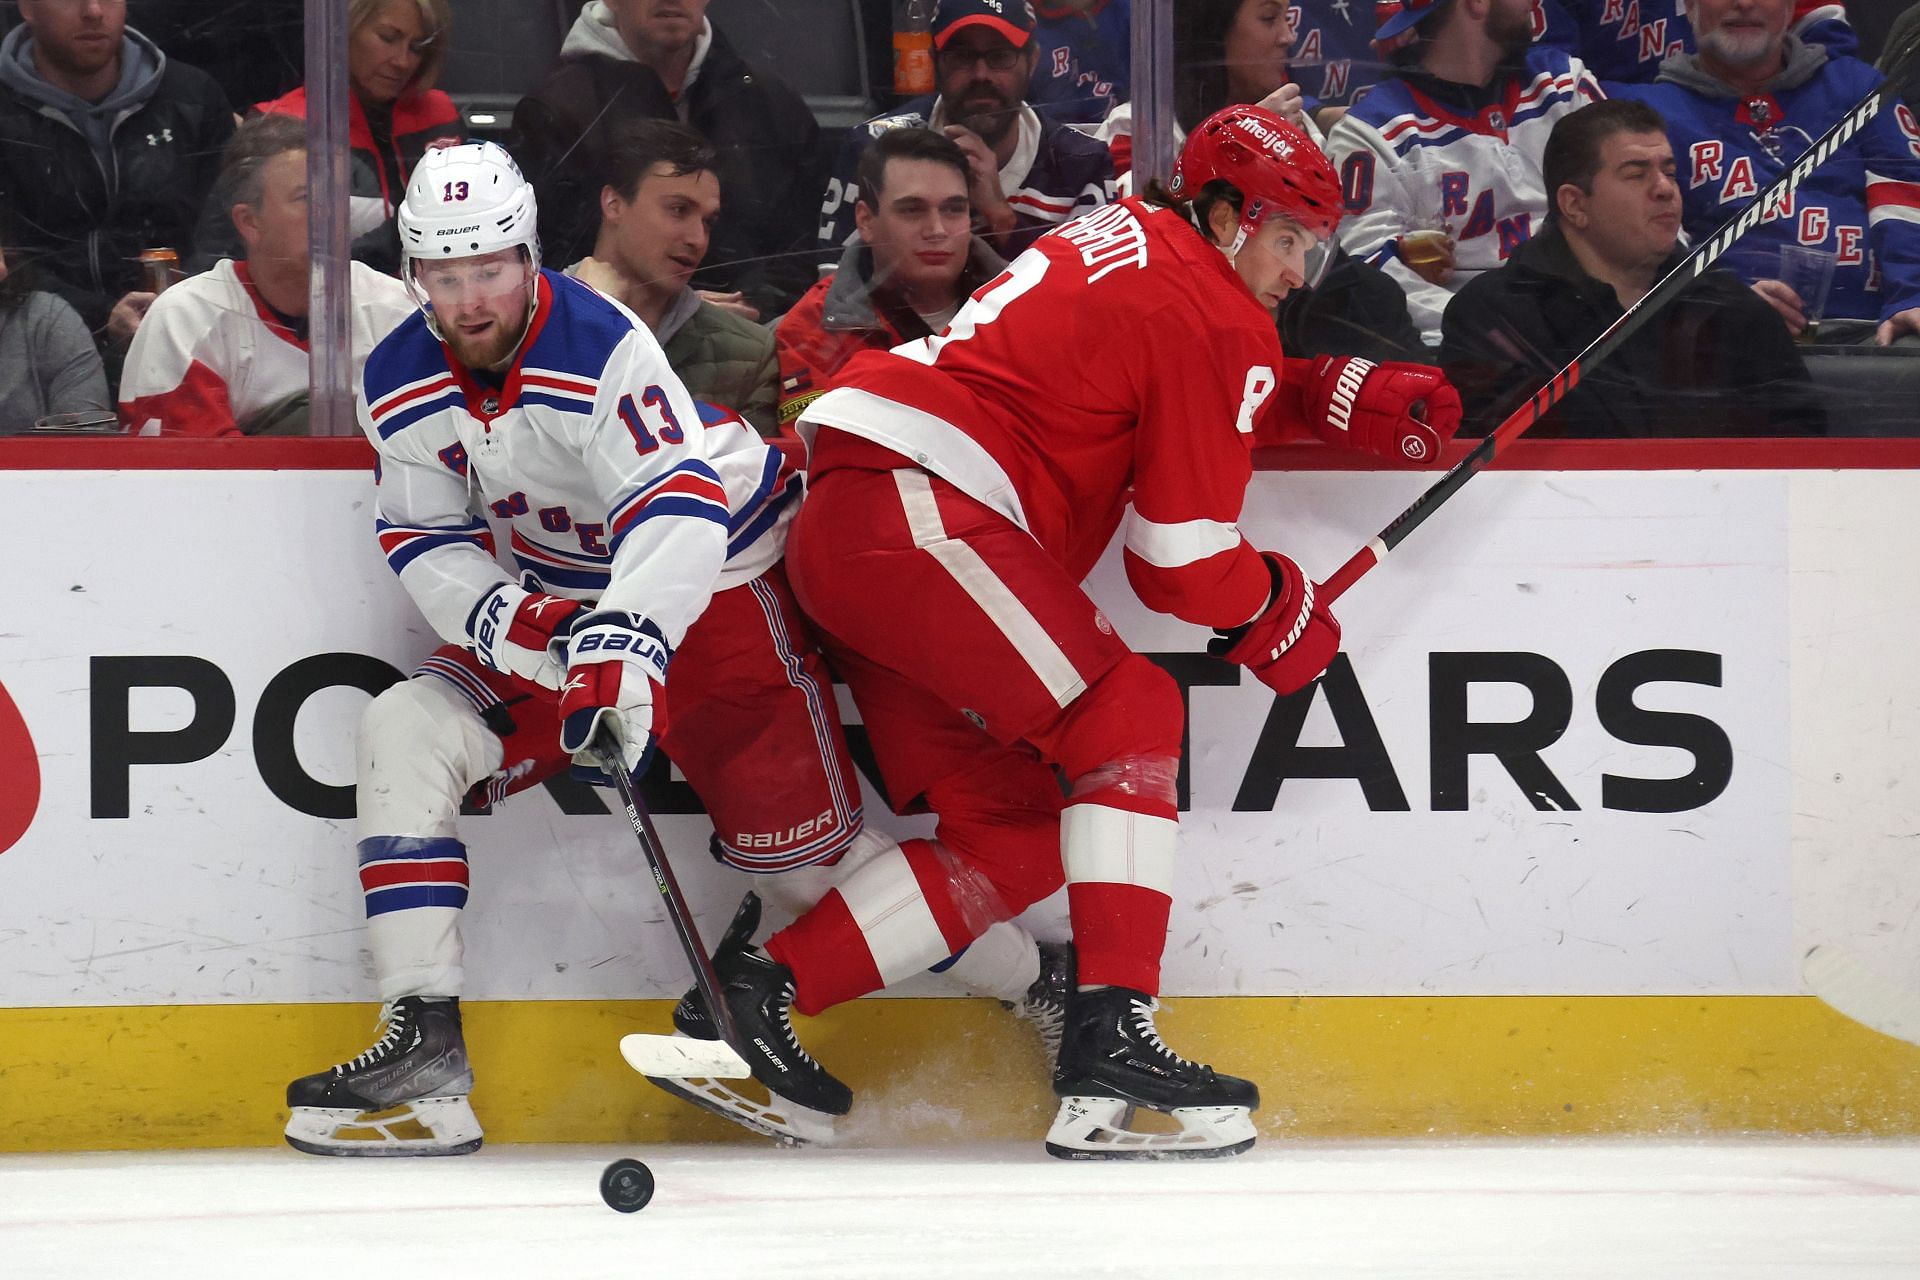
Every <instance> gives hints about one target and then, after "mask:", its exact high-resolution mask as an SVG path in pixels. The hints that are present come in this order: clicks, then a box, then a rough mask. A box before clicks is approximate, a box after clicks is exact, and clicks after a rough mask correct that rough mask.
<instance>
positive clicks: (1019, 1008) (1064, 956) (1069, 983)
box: [1000, 942, 1076, 1063]
mask: <svg viewBox="0 0 1920 1280" xmlns="http://www.w3.org/2000/svg"><path fill="white" fill-rule="evenodd" d="M1075 969H1076V965H1075V964H1074V956H1073V944H1072V943H1071V942H1043V943H1041V944H1040V976H1039V977H1037V978H1035V979H1034V980H1033V985H1032V986H1030V987H1028V988H1027V994H1026V995H1024V996H1022V997H1021V998H1020V1001H1019V1002H1018V1003H1015V1002H1013V1001H1011V1000H1002V1001H1001V1002H1000V1005H1001V1007H1002V1008H1005V1009H1009V1010H1011V1011H1012V1012H1013V1015H1014V1016H1015V1017H1017V1018H1021V1019H1023V1020H1025V1021H1027V1022H1030V1023H1032V1024H1033V1029H1034V1030H1035V1031H1036V1032H1038V1033H1039V1035H1040V1043H1041V1044H1042V1045H1043V1046H1045V1048H1046V1051H1047V1061H1048V1062H1049V1063H1052V1062H1058V1061H1059V1060H1060V1034H1061V1032H1062V1031H1063V1030H1064V1029H1065V1027H1066V1024H1067V1001H1068V1000H1069V999H1071V998H1072V996H1073V987H1074V976H1075Z"/></svg>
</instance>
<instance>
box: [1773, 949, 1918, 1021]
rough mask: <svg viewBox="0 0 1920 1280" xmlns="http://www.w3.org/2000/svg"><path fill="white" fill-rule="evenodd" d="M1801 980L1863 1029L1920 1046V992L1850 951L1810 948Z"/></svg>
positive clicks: (1803, 964) (1803, 965)
mask: <svg viewBox="0 0 1920 1280" xmlns="http://www.w3.org/2000/svg"><path fill="white" fill-rule="evenodd" d="M1800 976H1801V977H1803V978H1805V979H1806V982H1807V988H1808V990H1810V991H1812V992H1813V994H1814V995H1816V996H1819V997H1820V999H1821V1000H1823V1001H1825V1002H1826V1003H1827V1004H1828V1005H1830V1006H1832V1007H1833V1008H1834V1009H1837V1010H1838V1011H1839V1012H1841V1013H1843V1014H1845V1015H1846V1016H1847V1017H1849V1018H1852V1019H1853V1020H1854V1021H1855V1022H1858V1023H1859V1024H1861V1025H1862V1026H1865V1027H1871V1028H1872V1029H1873V1030H1875V1031H1878V1032H1879V1033H1880V1034H1881V1035H1883V1036H1892V1037H1893V1038H1894V1039H1896V1040H1905V1041H1906V1042H1907V1043H1908V1044H1920V991H1916V990H1913V989H1912V988H1909V987H1903V986H1901V985H1900V984H1899V983H1897V982H1894V981H1892V980H1891V979H1888V978H1886V977H1883V976H1882V975H1881V974H1880V973H1878V972H1877V971H1875V970H1874V969H1872V968H1870V967H1868V966H1867V965H1866V964H1865V963H1864V962H1863V961H1861V959H1860V958H1859V957H1858V956H1856V955H1854V954H1853V952H1851V951H1848V950H1847V949H1846V948H1844V947H1839V946H1835V945H1834V944H1832V943H1828V942H1823V943H1819V944H1818V945H1816V946H1813V947H1810V948H1808V949H1807V955H1806V959H1805V960H1803V961H1802V962H1801V965H1800Z"/></svg>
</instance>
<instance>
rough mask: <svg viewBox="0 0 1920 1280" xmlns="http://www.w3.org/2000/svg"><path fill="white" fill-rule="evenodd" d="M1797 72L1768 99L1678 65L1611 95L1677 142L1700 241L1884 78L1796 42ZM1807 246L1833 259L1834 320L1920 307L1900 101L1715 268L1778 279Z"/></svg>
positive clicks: (1908, 149) (1910, 133)
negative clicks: (1644, 110) (1648, 116)
mask: <svg viewBox="0 0 1920 1280" xmlns="http://www.w3.org/2000/svg"><path fill="white" fill-rule="evenodd" d="M1787 54H1788V61H1787V68H1786V70H1785V71H1784V72H1783V73H1782V74H1781V75H1780V76H1778V77H1776V78H1775V79H1774V80H1773V82H1772V86H1771V87H1772V91H1771V92H1769V93H1763V94H1756V95H1753V96H1742V95H1739V94H1737V93H1735V92H1734V91H1733V89H1731V88H1730V87H1728V86H1727V85H1725V84H1723V83H1722V82H1720V81H1718V80H1714V79H1712V78H1711V77H1709V76H1707V75H1706V74H1705V73H1703V72H1702V71H1700V70H1699V67H1698V65H1697V63H1696V62H1695V60H1694V59H1693V58H1691V57H1685V58H1676V59H1674V60H1673V61H1672V62H1670V63H1668V64H1667V65H1666V66H1665V67H1663V68H1662V69H1661V72H1660V79H1659V80H1658V81H1656V82H1655V83H1653V84H1645V85H1617V86H1611V88H1612V91H1613V93H1614V94H1615V95H1616V96H1618V97H1634V98H1639V99H1641V100H1642V101H1644V102H1646V103H1648V104H1649V105H1651V106H1652V107H1653V108H1654V109H1655V110H1656V111H1658V112H1659V113H1660V114H1661V116H1663V117H1664V118H1665V119H1666V122H1667V139H1668V141H1670V142H1671V143H1672V144H1673V158H1674V162H1675V164H1676V165H1677V166H1678V173H1677V176H1678V178H1679V181H1680V191H1681V195H1682V197H1683V199H1684V205H1683V207H1682V215H1681V216H1682V218H1683V219H1684V222H1685V226H1686V230H1687V234H1688V235H1689V236H1692V237H1693V238H1694V239H1695V240H1699V239H1701V238H1703V237H1706V236H1709V235H1711V234H1712V233H1713V232H1714V230H1715V229H1716V228H1718V227H1719V226H1720V225H1721V224H1722V223H1723V222H1725V221H1726V220H1727V219H1728V218H1731V217H1733V216H1734V215H1735V214H1737V213H1739V212H1740V211H1741V210H1742V209H1744V208H1746V207H1747V206H1748V205H1749V204H1751V203H1752V202H1753V199H1754V197H1755V196H1756V195H1757V194H1758V193H1759V191H1760V189H1761V188H1763V187H1765V186H1766V185H1767V184H1768V183H1769V182H1771V181H1773V180H1774V179H1775V178H1776V177H1778V176H1779V175H1780V174H1781V173H1782V172H1783V171H1784V170H1785V169H1787V168H1788V167H1789V166H1790V165H1792V164H1793V162H1794V161H1795V160H1796V159H1798V158H1799V157H1800V155H1801V154H1802V153H1803V152H1805V151H1806V150H1807V148H1808V147H1810V146H1812V145H1813V140H1814V139H1815V138H1818V137H1819V136H1820V135H1821V134H1822V133H1824V132H1826V130H1827V129H1828V128H1830V127H1831V126H1832V125H1833V124H1835V123H1836V122H1837V121H1839V120H1840V118H1841V117H1842V116H1844V115H1845V114H1846V113H1847V112H1848V111H1850V110H1852V109H1853V107H1854V105H1855V104H1856V103H1857V102H1859V101H1860V100H1861V99H1862V98H1864V97H1865V96H1866V95H1867V94H1868V93H1870V92H1871V91H1872V90H1873V88H1874V87H1875V86H1876V85H1878V84H1879V83H1880V81H1881V79H1882V77H1881V75H1880V73H1879V72H1878V71H1876V70H1874V69H1873V68H1872V67H1870V66H1868V65H1867V64H1866V63H1864V62H1861V61H1860V60H1858V59H1857V58H1835V57H1829V56H1828V55H1827V52H1826V50H1825V49H1823V48H1821V47H1819V46H1817V45H1810V44H1806V43H1803V42H1801V41H1799V40H1797V39H1795V38H1793V37H1791V36H1789V37H1788V40H1787ZM1786 245H1806V246H1808V247H1811V248H1816V249H1826V250H1830V251H1831V252H1832V253H1833V255H1834V270H1833V284H1832V291H1831V292H1830V293H1829V294H1828V295H1827V308H1826V314H1827V315H1829V316H1833V317H1837V318H1847V319H1859V320H1884V319H1886V318H1887V317H1888V316H1890V315H1892V314H1893V313H1894V312H1896V311H1904V310H1906V309H1908V308H1909V307H1915V306H1920V121H1916V119H1915V117H1914V112H1913V109H1912V108H1911V107H1909V106H1908V105H1907V104H1906V103H1904V102H1900V101H1898V100H1895V101H1893V102H1892V103H1890V104H1889V105H1888V106H1887V107H1886V108H1884V109H1882V110H1881V111H1880V112H1879V113H1878V114H1876V115H1875V116H1874V117H1873V118H1872V120H1870V121H1869V122H1868V124H1867V126H1866V127H1865V128H1864V129H1862V130H1860V132H1858V133H1856V134H1855V135H1854V136H1853V138H1852V139H1851V140H1850V141H1849V142H1848V143H1847V145H1846V146H1844V147H1841V148H1840V149H1839V150H1838V151H1836V152H1835V153H1834V154H1833V156H1832V157H1831V158H1829V159H1828V160H1827V161H1826V163H1824V164H1822V165H1820V166H1819V167H1818V168H1816V169H1815V170H1814V171H1813V172H1812V173H1810V174H1809V175H1807V177H1806V178H1805V179H1804V180H1803V181H1802V182H1801V183H1800V186H1799V188H1798V189H1797V190H1795V191H1794V192H1792V193H1790V194H1789V195H1788V196H1786V197H1785V198H1784V199H1783V200H1781V201H1780V202H1779V203H1778V204H1777V205H1776V206H1774V207H1773V208H1771V209H1768V210H1767V211H1766V212H1765V214H1764V215H1763V217H1762V219H1761V222H1760V224H1759V225H1758V226H1756V227H1754V228H1753V229H1752V230H1750V231H1748V232H1747V233H1746V234H1745V235H1743V236H1741V237H1740V238H1739V239H1738V240H1736V241H1734V243H1733V246H1732V247H1731V248H1730V249H1729V250H1728V251H1727V253H1726V255H1725V256H1724V257H1722V258H1721V259H1720V261H1719V262H1718V263H1717V264H1716V265H1719V266H1722V267H1726V268H1728V269H1729V270H1731V271H1734V272H1736V273H1738V274H1739V275H1740V276H1741V277H1742V278H1744V279H1745V280H1747V281H1749V282H1752V281H1754V280H1761V279H1767V278H1777V277H1778V276H1779V274H1780V250H1781V248H1782V247H1783V246H1786Z"/></svg>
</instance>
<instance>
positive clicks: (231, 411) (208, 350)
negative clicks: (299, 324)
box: [120, 258, 414, 436]
mask: <svg viewBox="0 0 1920 1280" xmlns="http://www.w3.org/2000/svg"><path fill="white" fill-rule="evenodd" d="M351 271H352V275H351V276H350V277H349V285H348V288H349V290H350V294H351V298H352V305H351V306H350V307H349V308H348V314H349V317H350V321H349V322H350V324H351V329H350V331H349V338H350V342H351V345H352V350H353V362H354V377H355V378H358V377H359V376H360V367H361V366H362V365H363V364H365V362H366V359H367V353H368V352H370V351H372V350H373V348H374V345H375V344H376V343H378V342H379V341H380V339H382V338H384V337H386V336H387V334H388V333H389V332H391V331H392V329H393V327H394V326H395V325H397V324H399V323H400V322H401V321H402V320H405V319H406V318H407V317H408V316H409V315H411V314H413V310H414V307H413V302H412V301H411V300H410V299H409V298H408V297H407V291H406V289H405V287H404V286H402V285H401V283H400V282H399V281H398V280H396V279H394V278H393V277H392V276H388V275H382V274H381V273H380V272H378V271H375V270H374V269H373V268H372V267H369V266H367V265H365V264H364V263H359V262H355V263H353V264H351ZM306 393H307V340H306V338H305V336H304V335H302V334H301V333H298V332H296V331H295V330H294V329H293V328H292V327H290V326H289V325H288V324H287V323H286V322H285V321H284V320H283V319H282V318H281V317H279V316H277V315H276V314H275V313H274V311H273V309H272V308H271V307H269V306H268V305H267V304H266V302H265V301H264V300H263V299H262V298H261V297H260V293H259V291H258V290H256V289H255V288H254V287H253V278H252V277H251V276H250V275H249V274H248V272H247V264H246V263H245V262H236V261H235V260H233V259H231V258H223V259H221V260H220V261H219V262H218V263H216V264H214V266H213V268H212V269H211V270H208V271H205V272H203V273H201V274H200V275H197V276H189V277H187V278H186V279H185V280H182V281H180V282H178V283H177V284H175V285H173V286H172V287H171V288H169V289H168V290H167V291H166V292H165V293H163V294H161V295H160V296H159V297H158V298H155V299H154V301H153V306H152V307H151V308H149V309H148V311H147V314H146V318H145V319H144V320H142V321H141V322H140V327H139V328H138V329H137V330H135V331H134V335H133V345H132V346H130V347H129V348H128V349H127V363H126V370H125V372H124V373H122V374H121V377H120V422H121V425H123V426H125V427H126V428H127V430H129V431H132V432H135V433H137V434H140V435H170V436H171V435H184V436H226V435H239V434H241V433H243V432H244V431H245V430H246V429H247V428H248V426H249V424H250V423H252V422H254V421H256V420H258V419H259V418H260V417H261V416H262V415H263V414H265V413H267V412H269V411H271V410H273V409H277V408H279V407H281V406H283V405H285V404H287V403H288V402H290V401H292V400H294V399H295V398H296V397H301V396H304V395H306Z"/></svg>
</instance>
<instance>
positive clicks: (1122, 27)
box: [1027, 0, 1133, 124]
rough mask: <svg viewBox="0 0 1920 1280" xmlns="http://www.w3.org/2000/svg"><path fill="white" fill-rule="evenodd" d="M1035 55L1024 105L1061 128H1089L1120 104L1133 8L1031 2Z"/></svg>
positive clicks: (1128, 66) (1121, 3) (1125, 90)
mask: <svg viewBox="0 0 1920 1280" xmlns="http://www.w3.org/2000/svg"><path fill="white" fill-rule="evenodd" d="M1033 11H1034V14H1035V16H1036V17H1038V18H1039V22H1038V23H1036V24H1035V26H1034V28H1033V43H1034V45H1035V46H1036V47H1037V48H1038V50H1039V54H1038V56H1037V57H1036V58H1035V59H1034V63H1033V78H1032V79H1031V80H1030V81H1028V82H1027V103H1028V104H1029V105H1030V106H1033V107H1037V108H1039V110H1040V111H1041V112H1042V113H1043V114H1045V115H1048V116H1051V117H1052V118H1054V119H1055V120H1059V121H1061V122H1062V123H1065V124H1091V123H1093V122H1095V121H1097V120H1101V119H1104V118H1105V116H1106V114H1107V112H1109V111H1111V110H1113V108H1114V107H1115V106H1116V105H1118V104H1119V103H1122V102H1125V101H1126V100H1127V97H1128V95H1129V93H1130V92H1131V89H1130V85H1131V84H1132V68H1133V5H1132V3H1131V2H1130V0H1094V3H1093V4H1092V5H1091V6H1088V7H1085V8H1082V7H1081V6H1078V5H1062V6H1060V7H1059V8H1057V9H1056V8H1054V7H1053V6H1050V5H1049V4H1047V2H1046V0H1035V3H1034V6H1033Z"/></svg>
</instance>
